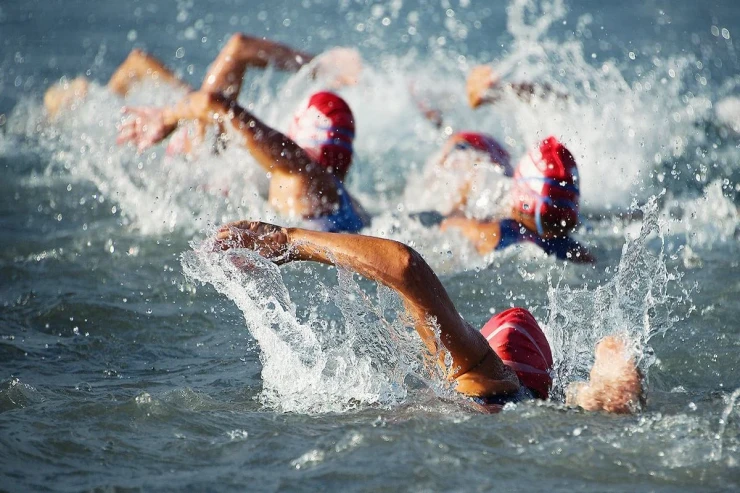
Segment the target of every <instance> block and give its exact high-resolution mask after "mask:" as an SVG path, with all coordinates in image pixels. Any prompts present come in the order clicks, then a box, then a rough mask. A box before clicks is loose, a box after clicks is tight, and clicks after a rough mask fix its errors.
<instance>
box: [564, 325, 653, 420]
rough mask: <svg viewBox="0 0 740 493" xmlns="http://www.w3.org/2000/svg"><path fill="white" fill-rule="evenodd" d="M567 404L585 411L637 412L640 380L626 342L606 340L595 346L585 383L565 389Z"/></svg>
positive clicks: (640, 388)
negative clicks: (592, 360) (593, 356)
mask: <svg viewBox="0 0 740 493" xmlns="http://www.w3.org/2000/svg"><path fill="white" fill-rule="evenodd" d="M566 394H567V397H566V403H567V404H569V405H575V406H580V407H582V408H584V409H586V410H587V411H600V410H603V411H606V412H610V413H622V414H624V413H632V412H635V411H636V410H637V409H639V407H640V404H641V398H642V378H641V376H640V372H639V370H638V369H637V365H636V364H635V360H634V358H633V357H632V355H631V354H630V351H629V349H628V348H627V345H626V343H625V341H624V340H623V339H621V338H618V337H615V336H607V337H605V338H603V339H602V340H601V341H599V343H598V344H597V345H596V353H595V359H594V366H593V367H592V368H591V375H590V378H589V381H588V382H579V383H576V384H572V385H571V386H569V387H568V390H567V392H566Z"/></svg>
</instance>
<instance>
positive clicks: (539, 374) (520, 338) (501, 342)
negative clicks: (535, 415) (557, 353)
mask: <svg viewBox="0 0 740 493" xmlns="http://www.w3.org/2000/svg"><path fill="white" fill-rule="evenodd" d="M480 332H481V334H483V336H484V337H485V338H486V340H487V341H488V344H489V345H490V346H491V348H492V349H493V350H494V351H495V352H496V354H498V356H499V358H501V359H502V360H503V362H504V364H505V365H506V366H508V367H510V368H511V369H512V370H514V371H515V372H516V376H517V377H519V382H520V383H521V384H522V385H524V386H525V387H527V388H528V389H530V390H531V391H532V392H533V393H534V394H535V396H536V397H539V398H540V399H547V397H548V395H549V393H550V387H552V378H551V377H550V370H551V369H552V353H550V343H548V342H547V338H546V337H545V334H544V333H543V332H542V329H540V326H539V325H537V321H536V320H535V319H534V317H533V316H532V314H531V313H529V312H528V311H527V310H525V309H524V308H510V309H508V310H505V311H503V312H501V313H499V314H498V315H494V316H493V317H491V319H490V320H489V321H488V322H486V325H484V326H483V328H482V329H481V330H480Z"/></svg>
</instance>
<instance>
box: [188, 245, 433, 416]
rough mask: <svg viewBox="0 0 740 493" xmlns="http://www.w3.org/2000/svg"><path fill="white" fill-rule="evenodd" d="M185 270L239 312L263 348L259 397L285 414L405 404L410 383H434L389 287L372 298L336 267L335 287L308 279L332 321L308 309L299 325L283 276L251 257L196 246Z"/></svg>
mask: <svg viewBox="0 0 740 493" xmlns="http://www.w3.org/2000/svg"><path fill="white" fill-rule="evenodd" d="M182 266H183V270H184V272H185V274H186V275H187V276H188V277H189V278H191V279H193V280H196V281H199V282H202V283H208V284H211V285H213V287H214V288H215V289H216V290H217V291H218V292H219V293H221V294H223V295H225V296H226V297H228V298H229V299H230V300H232V301H233V302H234V303H236V305H237V306H238V307H239V309H240V310H241V311H242V313H243V314H244V318H245V322H246V326H247V329H248V330H249V332H250V334H251V335H252V337H253V338H254V339H255V340H256V341H257V343H258V345H259V349H260V361H261V362H262V365H263V369H262V382H263V391H262V393H261V395H260V399H261V401H262V402H263V404H264V405H266V406H269V407H273V408H276V409H279V410H281V411H284V412H330V411H342V410H347V409H351V408H353V407H356V406H358V405H360V404H362V405H381V406H389V405H393V404H396V403H399V402H401V401H403V400H404V399H405V397H406V395H407V392H408V390H407V385H406V384H405V381H406V379H407V378H408V377H410V376H412V377H414V378H415V379H416V380H417V381H421V382H429V384H430V385H432V386H434V385H436V384H435V383H434V382H437V381H439V377H438V375H436V373H435V372H436V370H435V369H434V365H431V366H430V365H428V360H427V359H425V358H424V356H423V355H424V354H425V353H426V351H425V348H424V347H423V346H422V345H421V342H420V341H419V339H418V337H417V335H416V333H415V331H414V330H413V328H411V327H409V325H408V321H407V320H406V319H405V317H404V316H403V315H401V314H403V309H402V308H401V307H400V302H399V300H398V298H397V296H396V295H395V294H394V293H393V292H392V291H391V290H389V289H387V288H383V287H380V288H379V289H378V291H377V293H376V294H375V295H369V294H367V292H366V291H364V290H363V289H361V288H360V286H359V285H358V284H357V282H356V281H355V280H354V278H353V275H352V274H351V273H350V272H348V271H345V270H343V269H341V268H340V269H338V271H337V272H338V285H337V286H327V285H324V284H323V283H321V282H318V281H317V280H316V279H314V278H312V279H311V280H310V285H311V290H312V291H313V293H312V297H313V301H314V303H316V304H322V305H323V306H324V307H327V305H330V306H333V307H336V311H335V312H334V313H336V317H334V316H332V317H327V316H326V314H325V313H323V312H322V314H321V315H320V316H319V315H318V314H317V313H316V311H314V310H312V311H311V313H310V314H309V316H308V317H307V320H305V321H301V320H299V317H298V316H297V315H296V307H295V305H294V304H293V303H292V301H291V299H290V296H289V293H288V290H287V288H286V286H285V283H284V281H283V277H282V274H281V271H280V270H279V269H278V268H277V267H276V266H274V265H273V264H272V263H270V262H268V261H266V260H265V259H263V258H261V257H259V256H258V255H256V254H255V253H253V252H250V251H241V250H235V251H230V252H228V253H213V252H210V251H209V249H208V248H207V247H197V248H195V249H194V250H193V251H191V252H188V253H186V254H184V255H183V257H182ZM314 306H315V305H314ZM327 309H329V308H327ZM440 388H441V387H440Z"/></svg>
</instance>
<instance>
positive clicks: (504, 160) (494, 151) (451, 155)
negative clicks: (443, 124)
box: [441, 132, 513, 176]
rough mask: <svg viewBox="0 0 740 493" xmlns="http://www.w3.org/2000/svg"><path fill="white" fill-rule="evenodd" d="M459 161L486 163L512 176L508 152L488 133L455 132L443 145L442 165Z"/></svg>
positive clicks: (468, 163) (475, 163) (470, 164)
mask: <svg viewBox="0 0 740 493" xmlns="http://www.w3.org/2000/svg"><path fill="white" fill-rule="evenodd" d="M454 162H459V163H461V164H465V165H469V166H472V165H477V164H488V165H491V166H493V167H495V168H497V169H499V170H500V171H501V172H502V173H503V174H504V175H505V176H512V174H513V169H512V167H511V162H510V157H509V153H508V152H506V149H504V148H503V146H502V145H501V144H499V143H498V142H497V141H496V139H494V138H493V137H491V136H490V135H486V134H483V133H477V132H457V133H455V134H453V135H452V136H451V137H450V138H449V139H448V140H447V144H446V145H445V149H444V151H443V153H442V162H441V164H442V165H443V166H450V165H453V163H454Z"/></svg>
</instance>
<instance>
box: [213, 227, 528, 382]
mask: <svg viewBox="0 0 740 493" xmlns="http://www.w3.org/2000/svg"><path fill="white" fill-rule="evenodd" d="M217 242H218V245H219V246H220V248H222V249H228V248H233V247H246V248H250V249H253V250H255V251H257V252H258V253H260V255H262V256H264V257H266V258H269V259H271V260H273V261H275V262H277V263H283V262H289V261H292V260H310V261H315V262H321V263H325V264H331V265H340V266H343V267H346V268H348V269H350V270H352V271H354V272H357V273H358V274H360V275H362V276H364V277H367V278H368V279H372V280H375V281H377V282H380V283H382V284H384V285H386V286H388V287H390V288H391V289H394V290H395V291H396V292H398V293H399V295H400V296H401V298H402V299H403V301H404V303H405V305H406V307H407V309H408V311H409V312H410V314H411V315H412V316H413V317H414V320H415V326H416V330H417V332H418V333H419V335H420V337H421V338H422V340H423V342H424V344H425V345H426V346H427V348H428V349H429V351H430V352H431V353H432V354H435V355H437V356H439V358H440V364H441V365H442V366H443V367H444V354H443V353H444V351H440V350H441V349H442V348H440V347H439V346H438V341H439V342H441V343H442V345H443V346H444V350H445V351H447V352H448V353H449V355H450V356H451V357H452V368H451V369H448V370H449V373H448V378H449V379H450V380H456V381H457V387H456V388H457V390H458V391H459V392H461V393H463V394H466V395H475V396H478V395H496V394H506V393H510V392H515V391H516V390H517V389H518V382H517V380H516V377H515V375H513V373H512V372H511V371H510V370H509V369H508V368H507V367H505V366H504V364H503V362H502V361H501V359H500V358H499V357H498V356H497V355H496V354H495V353H494V352H493V350H491V349H490V347H489V345H488V343H487V342H486V340H485V338H483V336H482V335H480V333H479V332H478V331H476V330H475V329H473V328H472V327H470V325H468V324H467V323H466V322H465V321H464V320H463V319H462V317H461V316H460V314H459V313H458V312H457V310H456V309H455V306H454V305H453V303H452V301H451V300H450V298H449V296H448V294H447V291H446V290H445V289H444V287H443V286H442V283H441V282H440V281H439V279H438V278H437V276H436V275H435V274H434V272H433V271H432V269H431V268H430V267H429V265H427V263H426V262H425V261H424V259H423V258H422V257H421V256H420V255H419V254H418V253H417V252H416V251H414V250H413V249H412V248H410V247H408V246H406V245H404V244H402V243H398V242H396V241H392V240H386V239H381V238H374V237H370V236H362V235H350V234H336V233H321V232H316V231H309V230H305V229H298V228H279V227H277V226H273V225H270V224H264V223H255V222H247V221H242V222H238V223H232V224H229V225H227V226H225V227H223V228H222V229H221V230H220V232H219V234H218V237H217ZM435 330H438V331H439V332H438V333H439V338H437V336H436V335H435Z"/></svg>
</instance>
